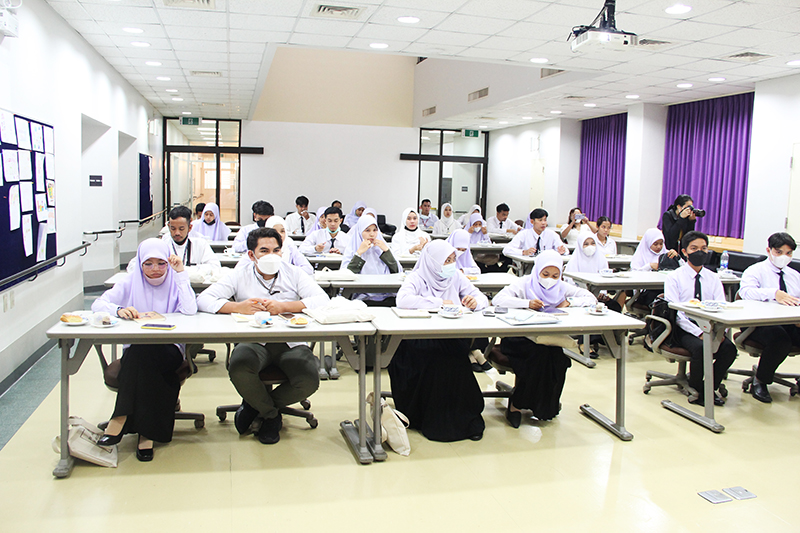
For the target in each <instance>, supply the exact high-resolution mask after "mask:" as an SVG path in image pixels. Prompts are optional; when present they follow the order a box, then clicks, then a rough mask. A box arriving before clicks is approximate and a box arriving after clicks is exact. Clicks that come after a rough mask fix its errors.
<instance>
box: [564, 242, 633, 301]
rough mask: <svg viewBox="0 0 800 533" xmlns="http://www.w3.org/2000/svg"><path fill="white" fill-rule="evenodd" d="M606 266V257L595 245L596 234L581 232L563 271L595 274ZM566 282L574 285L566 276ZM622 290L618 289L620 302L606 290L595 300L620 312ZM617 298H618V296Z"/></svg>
mask: <svg viewBox="0 0 800 533" xmlns="http://www.w3.org/2000/svg"><path fill="white" fill-rule="evenodd" d="M607 268H608V259H606V256H605V255H603V254H602V253H601V252H600V248H599V246H597V236H596V235H595V234H593V233H583V234H582V235H581V236H580V240H579V241H578V245H577V246H576V247H575V251H574V252H573V253H572V257H571V258H570V259H569V262H568V263H567V266H565V267H564V272H584V273H587V274H597V273H599V272H600V271H601V270H604V269H607ZM566 281H567V283H571V284H573V285H576V283H575V281H573V280H572V279H570V278H568V279H567V280H566ZM623 295H624V292H623V291H620V298H623V299H622V302H619V301H615V300H612V299H611V297H610V296H609V295H608V293H607V292H606V291H600V294H598V295H597V300H598V301H600V302H603V303H604V304H606V305H607V306H608V308H609V309H611V310H612V311H616V312H617V313H621V312H622V305H623V304H624V303H625V300H624V297H623ZM618 300H619V298H618Z"/></svg>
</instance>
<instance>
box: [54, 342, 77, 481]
mask: <svg viewBox="0 0 800 533" xmlns="http://www.w3.org/2000/svg"><path fill="white" fill-rule="evenodd" d="M73 343H74V341H73V340H72V339H59V341H58V344H59V346H60V348H61V420H60V424H61V431H60V433H61V459H60V460H59V461H58V465H56V468H55V469H54V470H53V475H54V476H55V477H57V478H65V477H69V475H70V474H71V473H72V467H73V466H74V464H75V461H74V459H73V458H72V456H71V455H70V454H69V352H70V348H72V345H73Z"/></svg>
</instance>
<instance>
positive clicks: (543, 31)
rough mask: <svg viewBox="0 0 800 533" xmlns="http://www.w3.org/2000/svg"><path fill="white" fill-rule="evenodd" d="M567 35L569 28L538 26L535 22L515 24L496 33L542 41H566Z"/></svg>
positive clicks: (547, 25) (548, 25)
mask: <svg viewBox="0 0 800 533" xmlns="http://www.w3.org/2000/svg"><path fill="white" fill-rule="evenodd" d="M569 34H570V30H569V28H564V26H563V25H551V24H539V23H537V22H517V23H516V24H514V25H513V26H509V27H508V28H506V29H505V30H503V31H501V32H499V33H498V35H501V36H503V37H516V38H521V39H528V38H531V39H537V40H542V41H549V40H553V39H566V38H567V36H568V35H569Z"/></svg>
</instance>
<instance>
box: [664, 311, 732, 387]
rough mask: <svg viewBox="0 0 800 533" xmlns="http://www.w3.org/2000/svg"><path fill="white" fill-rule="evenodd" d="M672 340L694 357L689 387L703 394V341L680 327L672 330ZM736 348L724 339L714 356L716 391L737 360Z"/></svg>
mask: <svg viewBox="0 0 800 533" xmlns="http://www.w3.org/2000/svg"><path fill="white" fill-rule="evenodd" d="M672 339H673V341H674V342H675V344H677V345H678V346H682V347H683V348H686V349H687V350H688V351H689V353H690V354H691V355H692V360H691V362H690V363H689V372H690V373H691V375H690V376H689V386H690V387H692V388H693V389H695V390H696V391H697V392H699V393H700V394H701V395H702V393H703V339H701V338H700V337H695V336H694V335H692V334H691V333H687V332H685V331H684V330H683V329H681V328H680V326H677V325H676V326H675V329H673V330H672ZM736 355H737V351H736V346H734V345H733V343H732V342H731V341H729V340H728V339H724V340H723V341H722V343H721V344H720V345H719V348H718V349H717V352H716V353H715V354H714V390H717V389H718V388H719V385H720V383H722V380H723V379H724V378H725V374H727V373H728V369H729V368H730V367H731V365H732V364H733V361H734V360H735V359H736Z"/></svg>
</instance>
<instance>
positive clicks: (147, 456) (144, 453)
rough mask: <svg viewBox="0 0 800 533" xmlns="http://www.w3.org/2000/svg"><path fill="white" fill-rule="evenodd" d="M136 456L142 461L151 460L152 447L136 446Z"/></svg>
mask: <svg viewBox="0 0 800 533" xmlns="http://www.w3.org/2000/svg"><path fill="white" fill-rule="evenodd" d="M136 458H137V459H139V460H140V461H141V462H143V463H146V462H147V461H152V460H153V448H144V449H141V448H136Z"/></svg>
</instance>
